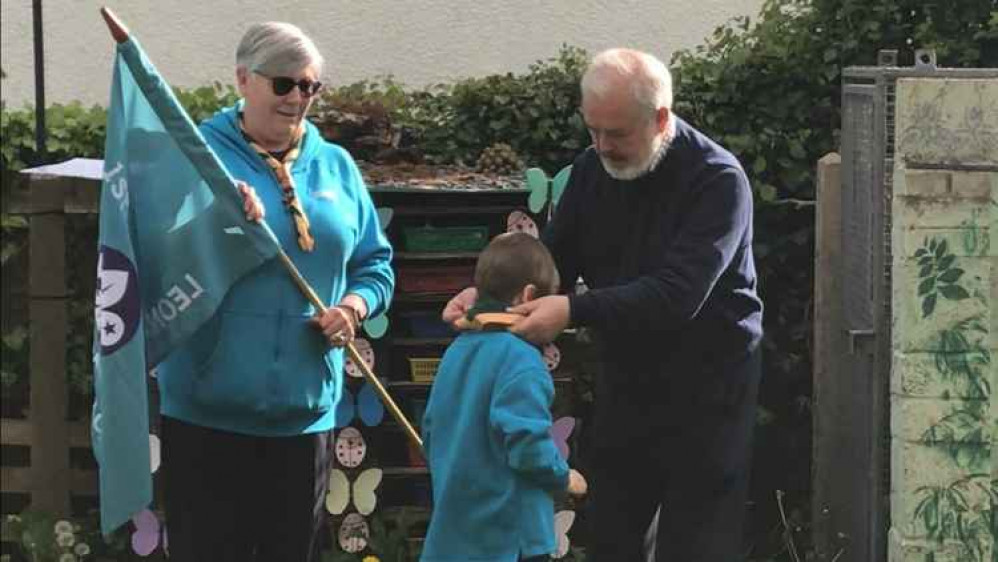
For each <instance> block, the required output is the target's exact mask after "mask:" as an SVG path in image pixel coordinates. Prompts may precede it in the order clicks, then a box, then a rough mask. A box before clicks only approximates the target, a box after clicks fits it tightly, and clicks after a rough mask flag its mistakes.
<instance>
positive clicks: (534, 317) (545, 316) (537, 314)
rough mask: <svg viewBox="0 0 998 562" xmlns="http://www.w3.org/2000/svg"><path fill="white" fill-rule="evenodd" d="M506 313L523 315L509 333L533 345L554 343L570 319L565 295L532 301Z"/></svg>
mask: <svg viewBox="0 0 998 562" xmlns="http://www.w3.org/2000/svg"><path fill="white" fill-rule="evenodd" d="M507 312H512V313H514V314H522V315H523V318H522V319H520V320H519V321H517V322H516V323H515V324H513V327H512V328H510V332H513V333H514V334H516V335H518V336H520V337H521V338H523V339H525V340H527V341H529V342H532V343H535V344H545V343H549V342H552V341H554V339H555V338H557V337H558V334H560V333H561V331H562V330H564V329H565V328H567V327H568V322H569V321H570V320H571V317H572V315H571V310H570V307H569V304H568V297H566V296H565V295H551V296H547V297H541V298H539V299H534V300H532V301H529V302H525V303H523V304H520V305H517V306H514V307H512V308H509V309H507Z"/></svg>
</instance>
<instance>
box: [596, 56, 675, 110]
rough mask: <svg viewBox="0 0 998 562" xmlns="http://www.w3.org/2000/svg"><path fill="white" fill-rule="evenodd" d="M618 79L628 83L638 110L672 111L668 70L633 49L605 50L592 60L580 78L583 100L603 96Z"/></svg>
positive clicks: (670, 77)
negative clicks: (662, 108)
mask: <svg viewBox="0 0 998 562" xmlns="http://www.w3.org/2000/svg"><path fill="white" fill-rule="evenodd" d="M621 79H623V80H624V81H626V82H627V83H629V84H630V86H631V88H630V89H631V96H632V97H633V98H634V101H635V102H636V103H637V104H638V106H639V107H641V108H644V109H647V110H648V111H652V112H654V111H658V109H659V108H661V107H664V108H666V109H672V75H671V74H669V69H668V68H666V66H665V64H664V63H663V62H662V61H660V60H658V59H657V58H655V57H654V56H652V55H649V54H648V53H643V52H641V51H636V50H634V49H620V48H618V49H608V50H606V51H603V52H601V53H599V54H597V55H596V56H595V57H593V60H592V61H590V63H589V67H588V68H587V69H586V72H585V74H584V75H583V76H582V97H586V96H587V95H589V96H594V97H597V98H601V97H604V96H606V94H607V93H609V91H610V90H611V88H613V87H614V86H615V85H616V84H618V83H619V81H620V80H621Z"/></svg>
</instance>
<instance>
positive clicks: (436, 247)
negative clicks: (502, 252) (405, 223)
mask: <svg viewBox="0 0 998 562" xmlns="http://www.w3.org/2000/svg"><path fill="white" fill-rule="evenodd" d="M402 239H403V245H404V247H405V249H406V250H407V251H409V252H427V253H444V252H477V251H479V250H481V249H482V248H484V247H485V246H486V245H487V244H488V243H489V227H487V226H419V227H408V228H403V229H402Z"/></svg>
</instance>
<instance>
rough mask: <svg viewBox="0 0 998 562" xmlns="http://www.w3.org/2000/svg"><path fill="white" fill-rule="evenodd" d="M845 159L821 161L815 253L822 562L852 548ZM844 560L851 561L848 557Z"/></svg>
mask: <svg viewBox="0 0 998 562" xmlns="http://www.w3.org/2000/svg"><path fill="white" fill-rule="evenodd" d="M841 167H842V158H841V157H840V156H839V154H837V153H834V152H832V153H829V154H826V155H825V156H824V157H822V158H821V159H820V160H818V173H817V180H818V185H817V199H818V208H817V216H816V220H815V249H814V262H815V265H814V268H815V271H814V366H813V369H814V371H813V385H814V386H813V391H812V394H813V403H814V418H813V423H814V425H813V429H812V432H813V434H812V435H813V449H812V450H813V457H812V465H811V467H812V468H811V490H812V504H811V511H812V514H811V521H812V523H813V526H812V533H813V540H814V547H815V554H816V555H817V560H819V561H830V560H833V559H836V557H837V555H839V554H840V552H839V551H840V550H842V549H844V548H847V547H848V539H849V537H842V536H839V530H841V529H843V528H845V526H844V525H842V524H841V518H842V517H843V516H844V515H846V514H844V513H839V512H838V510H837V509H836V508H837V507H839V505H840V504H841V501H836V500H835V493H836V491H837V490H841V489H842V488H841V486H839V485H838V484H837V482H838V481H839V478H840V477H841V475H839V476H837V475H836V474H835V472H836V470H835V468H836V467H837V466H838V465H837V463H836V462H835V456H836V455H837V454H839V453H840V452H841V451H840V449H839V448H838V447H839V446H840V445H841V443H840V442H839V440H838V439H837V436H839V435H840V432H839V431H836V430H835V428H836V427H840V426H841V424H843V423H844V422H845V421H846V420H844V419H843V418H842V415H843V414H844V412H843V411H840V409H841V407H842V405H843V404H846V403H847V402H846V401H847V400H848V397H847V396H843V393H845V392H847V391H848V386H847V385H846V384H845V381H844V380H843V377H842V371H841V358H842V349H843V347H842V346H843V334H844V332H843V330H842V296H841V295H842V288H841V277H842V276H841V271H842V195H841V193H842V182H841ZM839 560H849V557H848V556H846V557H844V558H841V559H839Z"/></svg>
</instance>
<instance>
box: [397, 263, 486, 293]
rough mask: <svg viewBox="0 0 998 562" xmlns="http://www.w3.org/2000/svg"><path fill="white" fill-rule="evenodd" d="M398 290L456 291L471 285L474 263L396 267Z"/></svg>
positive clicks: (423, 291) (410, 291)
mask: <svg viewBox="0 0 998 562" xmlns="http://www.w3.org/2000/svg"><path fill="white" fill-rule="evenodd" d="M397 272H398V279H397V281H396V283H397V287H398V290H399V291H401V292H403V293H457V292H458V291H460V290H462V289H464V288H465V287H469V286H471V285H472V283H473V282H474V279H475V265H474V264H466V265H465V264H461V265H409V264H403V265H400V266H398V267H397Z"/></svg>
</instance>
